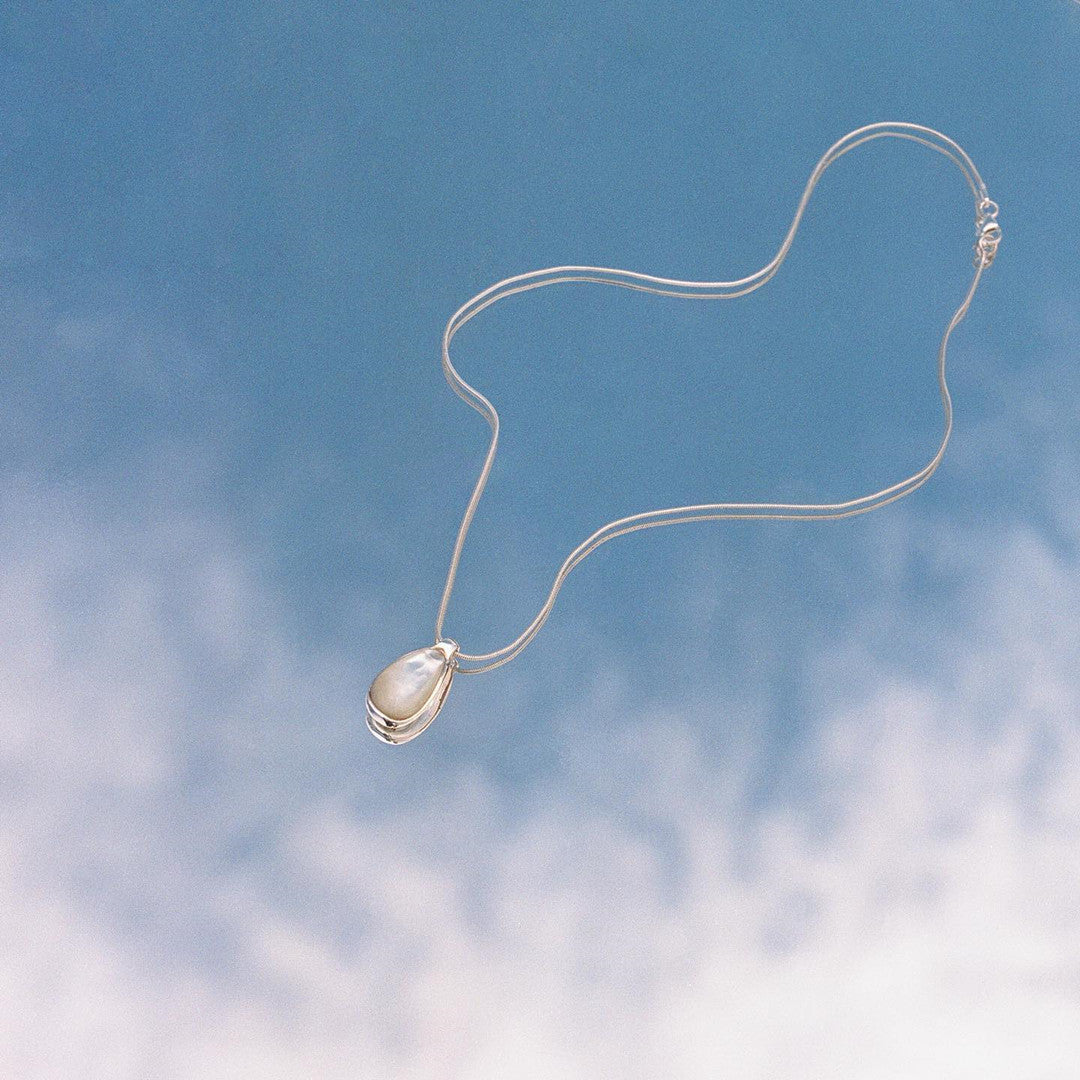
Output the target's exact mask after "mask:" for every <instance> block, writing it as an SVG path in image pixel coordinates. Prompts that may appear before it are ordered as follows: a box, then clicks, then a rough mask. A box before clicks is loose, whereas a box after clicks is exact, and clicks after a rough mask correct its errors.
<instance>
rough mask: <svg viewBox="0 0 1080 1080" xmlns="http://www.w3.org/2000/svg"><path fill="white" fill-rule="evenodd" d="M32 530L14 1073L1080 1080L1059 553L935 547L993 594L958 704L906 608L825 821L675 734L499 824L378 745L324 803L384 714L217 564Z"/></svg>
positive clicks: (3, 883)
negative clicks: (909, 661) (371, 714)
mask: <svg viewBox="0 0 1080 1080" xmlns="http://www.w3.org/2000/svg"><path fill="white" fill-rule="evenodd" d="M9 495H10V496H11V497H10V498H9V499H8V500H7V505H8V507H9V513H8V516H7V518H6V522H7V524H6V527H5V529H4V532H3V536H2V537H0V546H2V549H3V551H4V558H3V567H4V568H3V570H2V571H0V618H2V619H3V623H4V625H5V627H7V628H8V629H7V632H6V633H5V635H4V638H3V640H2V644H0V685H2V686H3V696H2V700H0V720H2V722H0V732H2V735H0V748H2V758H0V769H2V777H3V786H2V789H0V911H2V912H3V916H2V917H0V943H2V948H0V1073H2V1074H3V1075H10V1076H19V1077H26V1078H30V1080H39V1078H41V1080H44V1078H52V1077H70V1076H74V1075H78V1076H81V1077H88V1078H96V1077H110V1078H111V1077H125V1078H126V1077H132V1078H134V1077H163V1078H167V1077H174V1076H175V1077H178V1078H179V1077H183V1078H185V1080H191V1078H196V1080H198V1078H203V1077H205V1078H211V1077H213V1078H219V1077H231V1076H237V1077H240V1076H242V1077H252V1076H258V1077H280V1078H293V1077H305V1078H306V1077H310V1076H320V1077H335V1076H341V1077H358V1076H361V1077H368V1076H370V1077H391V1076H392V1077H394V1078H395V1080H396V1078H403V1080H407V1078H412V1077H415V1078H428V1077H433V1078H434V1077H438V1078H440V1080H441V1078H461V1080H484V1078H488V1077H491V1078H494V1077H499V1078H503V1077H507V1076H513V1077H523V1078H530V1077H536V1078H543V1080H549V1078H562V1077H566V1078H578V1077H593V1076H598V1075H617V1076H626V1077H638V1076H640V1077H650V1078H651V1077H659V1076H663V1077H687V1078H690V1077H693V1078H696V1077H702V1078H705V1077H708V1078H710V1080H712V1078H715V1077H717V1076H732V1077H740V1078H748V1080H755V1078H759V1077H760V1078H762V1080H764V1078H766V1077H767V1078H769V1080H777V1078H779V1077H788V1076H790V1077H799V1078H807V1080H812V1078H817V1077H821V1078H825V1077H829V1078H832V1077H837V1076H856V1075H857V1076H859V1077H860V1080H875V1078H879V1077H880V1078H894V1077H895V1078H901V1077H910V1076H934V1077H935V1078H956V1080H961V1078H968V1077H971V1078H973V1080H974V1078H978V1080H994V1078H996V1077H1001V1078H1003V1080H1004V1078H1008V1080H1024V1078H1032V1080H1048V1078H1049V1080H1056V1078H1058V1077H1061V1078H1065V1077H1068V1076H1070V1075H1071V1070H1072V1068H1073V1065H1072V1063H1073V1062H1075V1061H1076V1060H1077V1059H1078V1058H1080V728H1078V725H1077V715H1078V705H1080V677H1078V676H1077V674H1076V672H1077V671H1078V670H1080V666H1078V660H1080V656H1078V655H1077V654H1078V652H1080V646H1078V644H1077V642H1076V640H1075V635H1074V634H1073V630H1072V628H1074V627H1075V625H1077V619H1078V617H1080V587H1078V586H1077V584H1076V582H1077V580H1080V579H1078V577H1077V573H1076V571H1077V565H1076V560H1075V559H1074V558H1073V557H1072V556H1071V555H1069V554H1067V553H1065V554H1063V553H1062V552H1060V551H1055V550H1054V549H1053V548H1052V547H1051V546H1050V545H1048V544H1047V543H1044V542H1043V541H1042V540H1040V539H1039V538H1038V537H1037V536H1036V535H1034V534H1032V533H1030V532H1024V531H1014V532H1009V531H1008V530H1006V529H1002V530H1001V531H1000V532H998V533H996V534H995V535H994V536H992V537H984V538H982V539H981V540H979V541H977V542H973V541H972V539H971V538H970V537H967V538H965V537H959V538H956V537H953V538H948V537H946V538H944V539H943V540H942V542H941V543H939V544H938V551H939V555H940V557H941V558H942V559H943V560H945V561H948V560H949V559H950V558H951V557H952V556H951V555H950V552H955V551H956V549H957V545H958V544H959V545H960V546H961V547H963V548H964V549H965V550H966V551H967V552H968V553H969V555H970V556H971V557H972V558H973V559H974V560H975V563H976V565H978V566H979V567H980V568H981V569H982V571H983V574H982V577H981V579H980V580H979V581H978V582H977V583H976V584H974V585H973V586H972V588H971V590H970V592H969V595H968V596H967V598H966V599H965V600H964V606H963V608H962V610H960V611H958V619H957V623H956V630H955V633H954V634H953V636H952V637H951V638H950V639H949V640H946V641H943V642H941V648H942V651H943V657H944V659H943V661H942V662H941V663H940V665H939V666H937V667H936V668H934V670H930V671H926V672H924V673H923V674H922V675H920V677H919V678H913V677H912V676H910V675H905V674H903V673H902V672H899V671H898V670H895V669H894V667H893V666H892V665H891V662H890V659H889V657H890V635H891V633H892V632H893V630H894V629H895V618H896V613H895V612H892V613H890V614H889V617H888V618H886V617H885V616H884V614H883V613H878V614H880V615H881V617H880V618H878V617H877V616H876V615H875V613H874V612H868V613H863V616H862V618H861V620H860V624H859V629H858V632H857V634H856V633H854V632H853V633H852V635H851V636H850V637H848V638H846V639H845V640H841V641H837V642H833V643H831V647H830V648H829V649H828V650H826V651H825V652H823V654H822V657H821V660H820V663H819V668H818V673H817V678H816V682H815V686H816V688H815V689H814V692H813V695H812V696H813V700H814V701H815V702H816V707H817V709H818V711H819V712H820V714H821V715H820V722H819V724H818V726H817V728H816V734H814V735H813V736H812V737H811V738H810V739H809V740H808V743H807V746H806V748H805V750H804V751H803V758H802V759H801V760H800V762H799V768H800V769H801V770H802V771H803V772H804V773H805V774H806V775H807V776H809V777H812V778H813V783H812V784H811V788H810V793H809V794H808V793H806V792H802V793H799V792H798V791H794V790H787V789H781V790H778V791H777V792H775V793H774V794H775V796H776V797H775V798H774V799H772V800H769V801H767V802H766V803H765V805H764V806H756V807H755V806H751V805H749V804H748V803H747V801H746V800H745V799H744V798H743V797H742V794H741V792H740V781H739V774H740V768H741V765H742V763H741V762H740V761H732V762H731V763H730V765H729V768H728V769H727V770H726V771H722V770H720V769H718V768H717V767H716V766H715V765H712V764H710V763H709V762H708V760H707V758H706V756H705V755H704V754H703V753H702V751H701V749H700V747H699V744H698V737H697V735H696V732H695V729H694V727H693V726H692V725H691V724H690V723H688V722H687V721H686V720H684V719H681V718H679V717H678V716H677V715H672V711H671V709H670V708H662V707H657V709H656V710H654V711H650V715H647V716H646V717H645V718H644V719H642V720H640V721H637V722H630V723H627V722H622V723H621V724H620V722H619V721H618V720H617V719H616V718H615V717H612V718H611V719H610V720H608V719H605V722H604V724H602V725H600V726H601V727H602V728H603V729H604V730H609V731H611V732H612V736H611V739H610V741H609V742H607V743H605V744H604V745H603V746H602V747H601V748H600V750H598V751H597V752H596V753H595V754H591V753H588V752H584V751H582V750H581V748H580V747H575V746H574V745H573V743H572V739H573V731H574V730H575V726H574V725H573V724H569V723H568V730H567V733H566V736H565V738H566V748H565V752H564V754H563V757H562V762H561V769H560V770H558V771H557V772H556V773H555V774H554V776H553V778H552V779H550V781H549V782H548V783H547V785H546V786H545V787H544V788H543V789H542V790H540V791H539V792H537V793H536V795H535V796H534V798H533V800H532V802H531V803H530V806H529V808H528V809H527V810H526V811H524V812H522V811H521V810H520V808H519V809H518V810H517V811H516V812H515V813H514V815H513V817H512V818H511V817H506V816H505V815H506V810H505V799H504V797H503V796H504V793H503V792H501V791H500V790H499V788H498V786H497V785H496V784H495V783H494V782H493V781H492V780H491V778H489V777H486V776H484V775H483V774H481V773H479V772H473V773H468V774H463V773H461V772H460V771H457V772H453V773H448V774H444V775H432V774H429V773H422V774H419V775H416V776H413V777H412V778H411V779H410V780H407V781H402V782H397V783H396V786H395V784H387V782H386V781H385V780H382V779H380V778H379V772H381V771H382V770H383V769H386V770H388V771H389V772H390V773H391V774H393V773H394V770H399V773H400V772H402V771H403V772H404V774H405V776H406V777H408V774H409V772H410V770H409V765H408V762H407V761H406V758H405V757H404V756H403V755H408V754H409V753H410V751H409V749H405V750H403V751H401V750H399V751H388V750H385V749H384V748H382V747H379V746H377V745H375V744H374V742H372V744H371V747H370V750H369V752H365V753H364V754H363V755H362V756H361V757H359V758H358V759H355V760H354V761H353V763H352V765H353V767H355V768H356V769H357V770H358V771H357V774H356V776H355V779H354V780H353V781H352V784H351V787H350V785H347V784H343V783H341V781H340V774H327V775H332V776H334V777H335V778H336V779H335V782H334V783H332V784H331V785H329V791H330V794H329V795H324V794H322V793H321V789H320V779H321V777H320V774H319V769H320V768H326V765H325V763H324V759H325V758H326V757H327V755H331V754H334V753H337V752H339V751H340V747H341V745H342V744H343V743H344V742H345V740H346V739H349V740H352V739H360V738H362V737H364V736H362V734H361V732H360V730H359V725H358V723H357V720H356V715H355V713H356V710H355V703H356V701H357V700H358V695H359V692H360V687H359V686H358V685H357V682H356V678H355V677H354V676H353V675H352V674H351V673H350V672H349V669H348V666H347V665H346V664H345V663H344V661H343V660H342V659H341V658H338V657H332V656H331V657H326V656H322V657H318V656H311V655H305V654H304V652H303V650H302V649H301V648H299V647H298V646H297V645H295V644H294V643H291V642H290V641H289V639H288V635H287V634H286V633H285V632H284V630H283V629H282V621H281V620H280V619H279V618H278V617H277V613H276V611H275V606H274V604H273V602H272V601H271V600H270V598H269V597H268V596H267V593H266V590H265V589H264V588H263V587H262V586H261V585H260V584H259V582H258V580H257V577H256V575H255V574H254V573H253V572H252V571H251V569H250V567H249V566H248V565H247V563H246V562H245V559H244V558H243V555H242V553H241V552H240V551H238V550H237V548H236V545H235V544H234V543H232V542H231V540H230V539H229V537H228V535H227V534H226V533H225V532H224V531H223V530H221V529H217V528H212V527H209V526H207V525H205V524H201V523H199V522H197V521H192V520H183V519H179V520H175V521H170V522H167V523H161V522H158V523H156V524H155V523H151V522H148V521H145V520H143V521H141V522H140V521H132V520H128V521H127V522H122V521H121V519H120V518H119V517H118V518H117V519H115V520H113V521H108V520H106V519H105V518H104V517H103V516H102V515H101V514H100V513H94V512H91V511H90V510H89V509H88V508H87V507H86V506H85V505H84V504H82V503H80V502H78V501H77V500H75V501H72V500H71V499H70V498H66V497H61V498H58V499H57V498H53V497H52V496H49V497H48V498H46V497H44V496H43V494H42V492H41V491H40V490H38V491H36V492H33V491H27V490H22V491H18V490H14V489H13V490H12V491H10V492H9ZM612 696H613V692H612V689H611V687H610V686H609V687H607V688H606V689H604V690H603V691H602V693H601V694H600V695H599V698H598V700H594V701H590V700H588V699H587V698H585V697H583V700H582V702H581V706H580V707H581V709H582V710H586V711H587V710H602V711H604V712H614V709H613V707H612V705H611V700H612ZM617 696H618V695H617V694H615V698H616V700H617ZM365 745H366V744H365ZM605 755H609V756H607V757H605ZM373 787H375V788H379V790H380V792H381V793H382V794H380V796H379V797H377V798H372V797H371V796H370V789H371V788H373ZM420 787H422V788H423V793H422V794H420V793H418V792H416V791H415V790H414V792H413V794H411V795H409V794H407V792H408V791H409V790H410V788H413V789H416V788H420ZM350 790H351V791H352V792H353V794H352V795H351V796H350V795H349V792H350ZM384 796H385V798H384ZM358 807H359V808H360V809H358Z"/></svg>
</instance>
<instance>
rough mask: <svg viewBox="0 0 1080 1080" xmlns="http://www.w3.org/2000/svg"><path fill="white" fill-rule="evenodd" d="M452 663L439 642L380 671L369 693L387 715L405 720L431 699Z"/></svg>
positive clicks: (410, 654) (401, 721)
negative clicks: (439, 645) (439, 646)
mask: <svg viewBox="0 0 1080 1080" xmlns="http://www.w3.org/2000/svg"><path fill="white" fill-rule="evenodd" d="M449 663H450V661H449V659H448V658H447V656H446V654H445V652H444V651H443V650H442V649H439V648H438V647H436V646H431V647H430V648H427V649H417V650H416V651H415V652H411V653H406V654H405V655H404V656H402V657H401V658H400V659H398V660H395V661H394V662H393V663H392V664H391V665H390V666H389V667H387V668H383V670H382V671H381V672H379V674H378V675H377V676H376V677H375V681H374V682H373V683H372V684H371V689H370V690H369V691H368V697H369V698H370V699H371V703H372V705H374V706H375V708H376V709H378V710H379V712H381V713H382V714H383V716H385V717H386V718H387V719H389V720H393V721H395V722H396V723H399V724H404V723H405V722H406V721H408V720H411V719H412V718H413V717H414V716H415V715H416V714H417V713H418V712H420V711H421V710H422V709H423V708H424V706H425V705H426V704H427V703H428V701H429V700H430V699H431V696H432V695H433V694H434V693H435V691H436V690H437V689H438V686H439V681H440V680H441V679H442V677H443V674H444V673H445V671H446V668H447V665H448V664H449Z"/></svg>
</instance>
